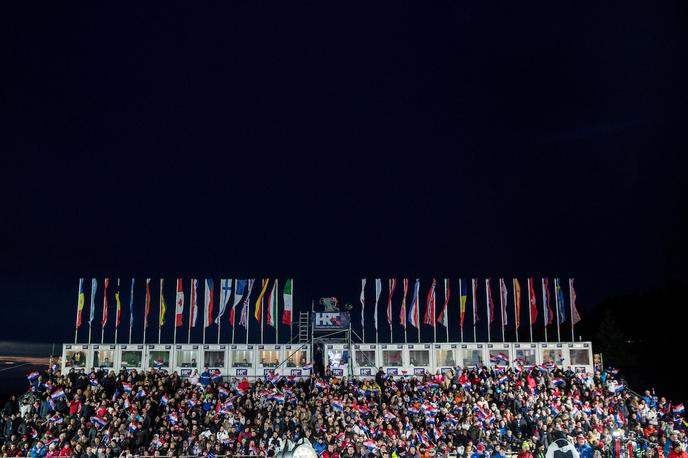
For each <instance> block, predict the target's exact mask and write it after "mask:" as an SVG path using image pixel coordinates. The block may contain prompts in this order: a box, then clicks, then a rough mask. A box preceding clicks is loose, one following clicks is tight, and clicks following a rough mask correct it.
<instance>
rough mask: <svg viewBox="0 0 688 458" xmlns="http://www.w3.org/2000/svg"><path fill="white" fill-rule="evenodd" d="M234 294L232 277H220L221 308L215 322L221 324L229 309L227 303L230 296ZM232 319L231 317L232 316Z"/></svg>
mask: <svg viewBox="0 0 688 458" xmlns="http://www.w3.org/2000/svg"><path fill="white" fill-rule="evenodd" d="M231 295H232V279H231V278H221V279H220V310H219V311H218V312H217V317H216V318H215V323H216V324H217V325H219V324H220V318H222V315H224V314H225V310H226V309H227V304H228V303H229V297H230V296H231ZM230 321H232V320H231V317H230Z"/></svg>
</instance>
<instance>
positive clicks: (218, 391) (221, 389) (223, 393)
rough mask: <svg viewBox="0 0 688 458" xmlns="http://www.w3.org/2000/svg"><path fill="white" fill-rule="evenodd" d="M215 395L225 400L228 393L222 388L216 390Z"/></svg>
mask: <svg viewBox="0 0 688 458" xmlns="http://www.w3.org/2000/svg"><path fill="white" fill-rule="evenodd" d="M217 393H218V394H219V395H220V396H222V397H224V398H226V397H227V396H229V391H227V390H226V389H224V388H222V387H220V388H218V389H217Z"/></svg>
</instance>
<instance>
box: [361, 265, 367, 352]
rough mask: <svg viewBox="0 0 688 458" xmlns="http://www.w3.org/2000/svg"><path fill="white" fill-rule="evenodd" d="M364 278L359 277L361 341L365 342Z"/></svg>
mask: <svg viewBox="0 0 688 458" xmlns="http://www.w3.org/2000/svg"><path fill="white" fill-rule="evenodd" d="M365 285H366V280H365V278H363V279H361V341H362V343H365Z"/></svg>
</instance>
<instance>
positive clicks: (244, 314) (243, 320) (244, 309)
mask: <svg viewBox="0 0 688 458" xmlns="http://www.w3.org/2000/svg"><path fill="white" fill-rule="evenodd" d="M254 282H255V280H254V279H253V278H251V279H249V280H248V291H246V296H245V297H244V303H243V304H242V306H241V317H240V318H239V324H240V325H241V326H243V327H244V328H246V329H247V330H248V306H249V302H250V300H251V291H252V290H253V283H254Z"/></svg>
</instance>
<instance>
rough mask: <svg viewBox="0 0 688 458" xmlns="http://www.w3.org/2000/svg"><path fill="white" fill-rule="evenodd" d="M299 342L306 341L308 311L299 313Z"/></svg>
mask: <svg viewBox="0 0 688 458" xmlns="http://www.w3.org/2000/svg"><path fill="white" fill-rule="evenodd" d="M299 343H308V312H300V313H299Z"/></svg>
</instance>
